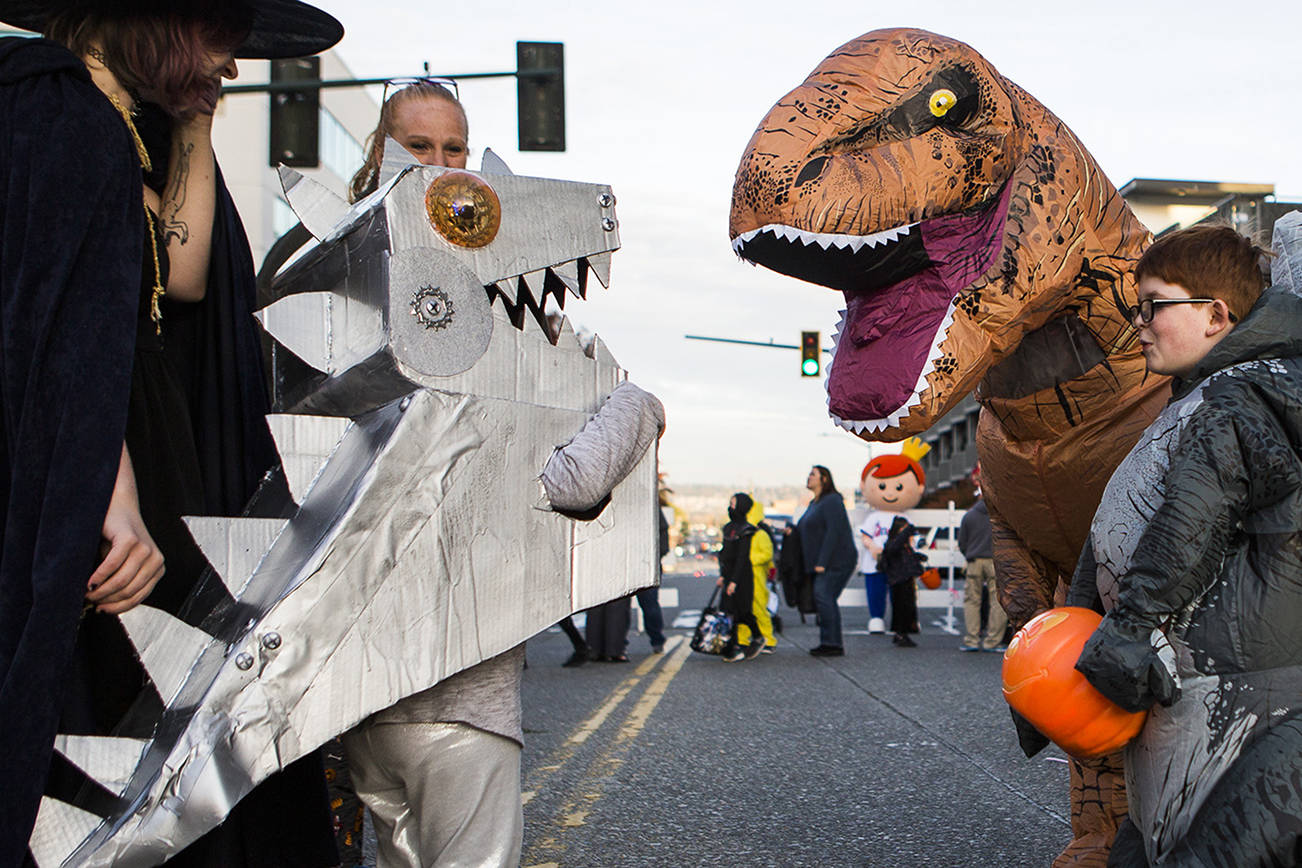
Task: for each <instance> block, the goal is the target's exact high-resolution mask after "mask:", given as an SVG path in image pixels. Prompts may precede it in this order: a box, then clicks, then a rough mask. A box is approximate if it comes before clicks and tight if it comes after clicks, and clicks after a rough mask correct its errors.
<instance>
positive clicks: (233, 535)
mask: <svg viewBox="0 0 1302 868" xmlns="http://www.w3.org/2000/svg"><path fill="white" fill-rule="evenodd" d="M282 460H284V459H283V458H282ZM323 461H324V459H323ZM296 463H304V462H296ZM290 490H291V491H293V484H291V488H290ZM299 496H301V495H295V497H296V498H298V497H299ZM288 523H289V522H288V520H287V519H283V518H223V517H217V516H191V515H187V516H186V517H185V526H186V527H187V528H188V529H189V531H190V536H192V537H194V541H195V543H197V544H198V546H199V550H200V551H202V552H203V556H204V557H205V558H207V559H208V563H210V564H212V568H213V569H214V570H215V571H216V572H217V575H219V576H221V580H222V582H223V583H224V584H225V585H226V590H227V591H229V592H230V595H231V596H232V597H234V598H235V599H237V600H238V599H239V598H240V594H241V593H243V591H244V588H245V586H246V585H247V584H248V581H249V579H250V578H251V577H252V576H253V571H254V570H255V569H257V566H258V564H259V563H260V562H261V560H262V558H263V556H264V555H265V554H266V553H267V550H268V549H270V548H271V544H272V542H273V541H274V540H275V539H276V537H277V536H279V535H280V532H281V531H282V530H284V529H285V525H287V524H288Z"/></svg>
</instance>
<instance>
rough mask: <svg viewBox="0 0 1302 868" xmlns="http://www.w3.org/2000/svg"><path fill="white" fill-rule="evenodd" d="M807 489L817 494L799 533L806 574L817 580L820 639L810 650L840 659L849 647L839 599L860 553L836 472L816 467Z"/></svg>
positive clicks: (799, 526) (806, 482)
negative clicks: (834, 473) (842, 632)
mask: <svg viewBox="0 0 1302 868" xmlns="http://www.w3.org/2000/svg"><path fill="white" fill-rule="evenodd" d="M805 487H806V488H808V489H809V490H810V491H812V492H813V494H814V500H813V502H811V503H810V504H809V506H808V507H807V508H806V509H805V512H804V514H803V515H801V516H800V521H798V522H797V523H796V532H797V533H798V534H799V535H800V548H801V552H802V554H803V556H804V563H805V572H806V573H807V574H809V575H811V576H812V577H813V585H814V606H815V607H816V608H817V609H818V640H819V642H818V646H817V647H814V648H811V649H809V653H810V654H812V655H814V656H815V657H840V656H841V655H843V654H844V653H845V644H844V642H843V641H842V639H841V609H840V607H839V606H838V605H837V602H836V598H837V597H838V596H840V594H841V591H842V590H844V589H845V583H846V582H848V581H849V580H850V576H851V575H853V573H854V569H855V566H856V565H857V564H858V563H859V553H858V551H857V550H856V549H855V545H854V534H853V532H852V531H851V529H850V517H849V516H848V515H846V512H845V501H844V500H843V499H842V498H841V493H840V492H839V491H837V490H836V485H835V483H833V481H832V471H830V470H828V469H827V468H826V467H823V466H822V465H821V464H815V465H814V467H813V468H812V469H811V470H810V471H809V476H808V478H807V479H806V480H805Z"/></svg>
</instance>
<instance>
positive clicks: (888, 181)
mask: <svg viewBox="0 0 1302 868" xmlns="http://www.w3.org/2000/svg"><path fill="white" fill-rule="evenodd" d="M729 229H730V235H731V237H732V240H733V248H734V250H736V252H737V253H738V255H739V256H741V257H742V258H743V259H746V260H749V261H751V262H753V263H756V264H759V265H764V266H766V267H768V268H771V269H773V270H775V271H778V272H781V273H783V274H788V275H791V276H793V277H797V278H800V279H802V280H807V281H809V282H811V283H816V284H820V285H822V286H826V287H830V288H832V289H836V290H840V291H841V292H842V293H844V295H845V302H846V306H845V311H844V315H843V317H842V320H841V322H840V324H839V327H838V329H837V333H836V335H835V336H834V343H835V350H834V352H835V354H834V356H833V361H832V364H831V366H830V368H829V371H828V380H827V390H828V406H829V409H830V411H831V414H832V416H833V418H834V419H835V420H836V421H837V422H838V424H840V425H842V426H843V427H845V428H847V429H849V430H851V431H854V432H855V433H857V434H859V435H860V436H861V437H864V438H865V439H874V440H898V439H901V438H903V437H905V436H908V435H910V434H916V433H921V432H922V431H924V430H926V429H927V428H928V427H930V426H931V425H932V424H933V423H935V422H936V421H938V420H939V419H940V417H941V416H943V415H944V413H945V412H946V411H947V410H948V409H949V408H950V407H952V406H953V405H954V404H955V403H956V402H958V401H959V400H960V399H962V398H963V397H964V396H965V395H967V394H968V393H969V392H970V391H971V390H972V389H973V388H974V387H975V386H976V385H977V383H978V381H980V380H981V378H982V377H983V376H984V375H985V374H986V373H987V371H988V370H989V369H990V368H991V366H992V365H994V364H996V363H998V362H999V361H1000V360H1002V359H1004V358H1006V357H1008V356H1009V355H1010V354H1012V353H1013V352H1015V350H1016V348H1017V347H1018V345H1019V343H1020V341H1021V339H1022V337H1023V336H1024V335H1026V334H1028V333H1030V332H1032V331H1034V330H1036V329H1038V328H1040V327H1041V326H1043V325H1044V324H1045V323H1046V322H1048V321H1049V320H1050V319H1052V318H1055V317H1058V316H1061V315H1063V314H1064V312H1067V311H1072V312H1074V314H1075V315H1077V316H1079V318H1080V319H1082V320H1088V321H1089V323H1090V326H1089V329H1090V331H1091V332H1093V333H1094V336H1095V337H1096V339H1097V341H1098V343H1099V345H1100V346H1101V347H1103V348H1104V349H1105V351H1111V350H1114V349H1117V348H1119V347H1120V345H1121V344H1122V343H1124V342H1125V341H1127V340H1129V339H1130V335H1129V329H1128V325H1127V323H1126V322H1125V319H1124V317H1123V316H1122V315H1121V314H1120V313H1119V312H1118V311H1117V310H1116V304H1117V301H1116V299H1117V298H1118V297H1120V296H1125V295H1127V294H1130V295H1133V289H1130V288H1128V286H1127V280H1128V278H1127V272H1128V271H1129V268H1130V265H1131V263H1132V260H1133V259H1134V258H1136V257H1137V256H1138V254H1139V252H1140V250H1141V248H1142V245H1143V244H1144V242H1145V239H1146V237H1147V233H1146V231H1145V230H1144V229H1143V227H1142V226H1141V225H1140V224H1139V223H1138V222H1137V221H1136V220H1135V219H1134V218H1133V216H1132V215H1131V214H1130V212H1129V210H1128V209H1127V208H1126V206H1125V204H1124V202H1123V201H1122V200H1121V198H1120V196H1119V195H1118V194H1117V192H1116V191H1115V189H1113V187H1112V186H1111V185H1110V184H1109V183H1108V182H1107V180H1106V178H1104V177H1103V176H1102V174H1101V173H1100V171H1099V169H1098V166H1097V165H1096V164H1095V163H1094V160H1093V158H1091V157H1090V155H1089V154H1088V153H1086V152H1085V150H1084V148H1082V147H1081V145H1080V143H1079V142H1078V141H1077V140H1076V137H1075V136H1074V135H1073V134H1072V133H1071V131H1070V130H1068V129H1067V128H1066V127H1065V126H1064V125H1063V124H1062V123H1061V121H1059V120H1058V119H1057V118H1055V117H1054V116H1053V115H1052V114H1051V113H1050V112H1049V111H1048V110H1047V109H1046V108H1045V107H1044V106H1042V105H1040V104H1039V103H1038V102H1036V101H1035V100H1034V99H1033V98H1032V97H1030V96H1029V95H1027V94H1026V93H1025V92H1024V91H1022V90H1021V88H1019V87H1018V86H1017V85H1015V84H1013V83H1012V82H1011V81H1009V80H1008V79H1006V78H1004V77H1003V76H1002V75H1000V74H999V72H998V71H997V70H995V69H994V67H992V66H991V65H990V63H989V62H987V61H986V60H985V59H984V58H983V57H982V56H981V55H980V54H978V53H977V52H975V51H974V50H972V49H971V48H970V47H968V46H967V45H965V44H963V43H962V42H958V41H957V40H954V39H949V38H947V37H944V36H939V35H936V34H933V33H927V32H925V31H921V30H905V29H898V30H880V31H874V32H872V33H868V34H866V35H864V36H862V37H860V38H858V39H855V40H853V41H851V42H849V43H847V44H845V45H843V46H842V47H841V48H839V49H837V50H836V51H835V52H833V53H832V54H831V55H830V56H829V57H828V58H827V59H826V60H824V61H823V62H822V63H820V64H819V65H818V67H817V68H815V69H814V71H813V72H812V73H810V75H809V77H808V78H807V79H806V80H805V82H804V83H803V84H801V85H800V86H799V87H797V88H796V89H795V90H793V91H791V93H789V94H787V95H786V96H785V97H783V98H782V99H781V100H780V101H779V102H778V103H777V105H776V106H774V107H773V109H772V110H771V111H770V112H769V114H768V116H767V117H765V118H764V120H763V121H762V122H761V123H760V125H759V128H758V129H757V130H756V131H755V134H754V136H753V137H752V138H751V141H750V144H749V146H748V147H747V149H746V152H745V154H744V155H743V156H742V160H741V165H740V167H739V168H738V170H737V178H736V184H735V186H734V188H733V199H732V214H731V221H730V227H729Z"/></svg>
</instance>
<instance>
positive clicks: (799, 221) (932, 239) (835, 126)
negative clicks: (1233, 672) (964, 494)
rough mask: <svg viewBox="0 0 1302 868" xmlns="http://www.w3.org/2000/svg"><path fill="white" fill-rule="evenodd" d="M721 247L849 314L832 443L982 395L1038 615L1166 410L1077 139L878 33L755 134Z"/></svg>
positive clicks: (997, 474) (1002, 556) (980, 75)
mask: <svg viewBox="0 0 1302 868" xmlns="http://www.w3.org/2000/svg"><path fill="white" fill-rule="evenodd" d="M730 234H731V236H732V238H733V247H734V249H735V250H736V252H737V253H738V255H740V256H741V257H742V258H744V259H747V260H750V261H751V262H754V263H758V264H760V265H764V266H766V267H768V268H772V269H774V270H776V271H779V272H782V273H783V274H788V275H791V276H794V277H798V278H801V279H804V280H808V281H811V282H813V283H818V284H821V285H824V286H828V287H831V288H833V289H839V290H841V291H842V292H843V293H844V294H845V300H846V309H845V312H844V314H843V317H842V320H841V322H840V324H839V326H838V329H837V333H836V335H835V336H834V343H835V356H834V360H833V363H832V365H831V366H830V368H829V371H828V380H827V391H828V407H829V409H830V412H831V414H832V416H833V418H834V419H835V420H836V422H837V423H838V424H839V425H841V426H842V427H844V428H847V429H848V430H851V431H853V432H855V433H856V434H858V435H859V436H860V437H863V438H864V439H868V440H900V439H902V438H904V437H906V436H909V435H912V434H918V433H921V432H923V431H925V430H926V429H927V428H929V427H930V426H931V425H933V424H935V423H936V422H937V421H939V420H940V418H941V417H942V416H943V415H944V414H945V413H946V412H947V411H948V410H950V409H951V408H952V407H953V406H954V405H955V404H957V403H958V402H959V401H960V400H962V399H963V398H964V397H965V396H966V395H967V394H968V393H969V392H971V391H972V390H973V389H975V390H976V395H977V397H978V399H979V400H980V402H981V404H982V406H983V408H984V411H983V412H982V414H981V420H980V423H979V427H978V432H977V444H978V449H979V451H980V455H981V468H982V479H983V482H984V486H983V487H984V489H985V493H986V500H987V503H988V505H989V508H990V518H991V523H992V526H993V529H994V538H995V558H996V562H997V564H998V569H999V584H1000V599H1001V602H1002V603H1003V605H1004V608H1005V610H1006V611H1007V613H1008V616H1009V619H1010V620H1011V621H1012V623H1013V624H1014V626H1020V625H1021V624H1022V623H1024V622H1025V621H1027V620H1028V619H1030V618H1031V617H1032V616H1033V615H1035V614H1036V613H1037V612H1040V611H1042V610H1044V609H1046V608H1048V607H1050V606H1052V605H1053V603H1054V599H1055V595H1061V594H1063V593H1064V589H1065V583H1066V582H1067V581H1069V580H1070V577H1071V575H1072V572H1073V569H1074V567H1075V564H1076V560H1077V556H1078V555H1079V554H1080V551H1081V547H1082V545H1083V544H1084V542H1085V539H1086V537H1087V534H1088V530H1089V524H1090V520H1091V518H1092V517H1093V515H1094V510H1095V507H1096V505H1097V504H1098V502H1099V498H1100V496H1101V495H1102V492H1103V488H1104V486H1105V485H1106V483H1107V481H1108V478H1109V477H1110V475H1111V474H1112V471H1113V469H1114V468H1115V467H1116V465H1117V463H1118V462H1119V461H1120V460H1121V458H1122V457H1124V456H1125V454H1126V452H1127V450H1129V449H1130V447H1131V445H1132V444H1133V443H1134V442H1135V441H1136V439H1137V438H1138V436H1139V434H1140V432H1142V431H1143V429H1144V428H1145V427H1146V426H1147V425H1148V424H1149V422H1151V421H1152V420H1153V419H1154V418H1155V417H1156V415H1157V413H1158V412H1159V411H1160V410H1161V408H1162V406H1163V404H1164V403H1165V401H1166V399H1167V398H1168V396H1169V385H1168V381H1167V380H1166V378H1164V377H1153V376H1146V373H1145V364H1144V360H1143V357H1142V356H1141V355H1140V353H1139V351H1138V346H1137V344H1136V342H1135V333H1134V329H1133V328H1132V326H1131V325H1130V323H1129V322H1128V320H1127V318H1126V316H1125V314H1124V313H1122V309H1123V308H1124V306H1126V305H1130V304H1133V303H1134V299H1135V286H1134V282H1133V280H1132V278H1131V277H1130V275H1129V271H1130V269H1131V268H1132V266H1133V264H1134V262H1135V260H1136V259H1137V258H1138V257H1139V254H1140V253H1141V252H1142V250H1143V248H1144V247H1145V245H1146V244H1147V243H1148V240H1149V233H1148V232H1147V230H1146V229H1145V228H1144V227H1143V226H1142V225H1141V224H1140V223H1139V221H1138V220H1137V219H1136V218H1135V217H1134V215H1133V214H1131V212H1130V210H1129V209H1128V208H1127V206H1126V204H1125V202H1124V201H1123V200H1122V199H1121V197H1120V195H1119V194H1118V193H1117V191H1116V189H1115V188H1114V187H1113V186H1112V185H1111V184H1110V183H1109V182H1108V180H1107V178H1106V177H1104V175H1103V173H1102V172H1101V171H1100V169H1099V167H1098V165H1097V164H1096V163H1095V162H1094V159H1093V158H1092V157H1091V156H1090V155H1089V154H1088V153H1087V152H1086V151H1085V149H1084V147H1082V145H1081V144H1080V142H1079V141H1078V140H1077V139H1076V137H1075V136H1074V135H1073V134H1072V132H1071V131H1070V130H1069V129H1067V127H1066V126H1064V125H1063V123H1062V122H1061V121H1059V120H1058V119H1057V118H1056V117H1054V115H1053V114H1052V113H1051V112H1050V111H1049V110H1048V109H1046V108H1045V107H1044V106H1043V105H1041V104H1040V103H1039V102H1037V101H1036V100H1035V99H1034V98H1033V97H1031V96H1030V95H1029V94H1027V93H1026V92H1025V91H1023V90H1022V89H1021V88H1020V87H1018V86H1017V85H1016V84H1014V83H1013V82H1011V81H1009V80H1008V79H1006V78H1004V77H1003V76H1002V75H1000V74H999V73H998V72H997V71H996V70H995V69H994V68H993V67H992V66H991V65H990V64H989V63H988V62H987V61H986V60H985V59H984V58H983V57H981V56H980V55H979V54H977V53H976V52H975V51H973V50H972V49H971V48H970V47H969V46H967V45H965V44H963V43H961V42H958V41H956V40H954V39H949V38H947V37H944V36H938V35H936V34H932V33H927V32H925V31H920V30H904V29H900V30H881V31H875V32H873V33H869V34H866V35H865V36H862V37H860V38H858V39H855V40H853V41H851V42H849V43H847V44H846V45H844V46H842V47H841V48H839V49H837V50H836V51H835V52H833V53H832V54H831V55H830V56H829V57H828V58H827V59H826V60H824V61H823V62H822V63H820V64H819V65H818V67H817V68H816V69H815V70H814V71H813V72H812V73H810V75H809V77H808V78H807V79H806V80H805V82H804V83H803V84H802V85H800V86H799V87H798V88H796V89H795V90H794V91H792V92H791V93H789V94H788V95H787V96H785V97H784V98H783V99H782V100H781V101H779V102H778V104H777V105H776V106H774V108H773V109H772V110H771V111H770V112H769V114H768V116H767V117H766V118H765V119H764V120H763V121H762V122H761V123H760V125H759V128H758V129H757V130H756V132H755V135H754V137H753V138H752V139H751V142H750V145H749V146H748V148H747V150H746V153H745V155H744V156H743V157H742V160H741V165H740V167H739V169H738V170H737V180H736V186H735V187H734V190H733V201H732V215H731V223H730ZM1117 768H1118V766H1117V765H1116V760H1115V758H1111V759H1110V760H1107V761H1102V762H1101V763H1100V764H1099V768H1098V769H1092V768H1089V767H1085V766H1081V765H1079V764H1077V763H1073V767H1072V778H1073V800H1072V826H1073V832H1074V834H1075V837H1076V840H1075V841H1074V842H1073V844H1072V845H1071V846H1069V847H1068V849H1067V851H1065V852H1064V853H1063V855H1062V856H1061V857H1059V859H1060V864H1072V863H1076V864H1103V861H1104V860H1105V858H1106V856H1105V854H1106V851H1107V847H1108V846H1109V844H1110V841H1111V839H1112V835H1113V834H1114V832H1115V824H1116V822H1117V821H1118V820H1119V818H1120V817H1121V816H1123V815H1124V812H1125V795H1124V788H1123V787H1122V783H1121V780H1120V775H1119V774H1116V773H1115V770H1116V769H1117Z"/></svg>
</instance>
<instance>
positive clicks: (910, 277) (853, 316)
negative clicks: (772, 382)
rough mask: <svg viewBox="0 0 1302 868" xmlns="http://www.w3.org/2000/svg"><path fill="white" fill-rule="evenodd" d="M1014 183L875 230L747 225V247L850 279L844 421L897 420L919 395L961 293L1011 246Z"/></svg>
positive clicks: (827, 277)
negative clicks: (960, 205) (977, 199)
mask: <svg viewBox="0 0 1302 868" xmlns="http://www.w3.org/2000/svg"><path fill="white" fill-rule="evenodd" d="M1010 189H1011V188H1010V186H1009V185H1008V184H1005V185H1004V186H1003V188H1002V189H1000V191H999V192H998V194H997V195H995V196H993V197H992V198H990V199H988V200H986V201H985V202H983V203H981V204H980V205H978V206H976V207H975V208H970V209H968V210H966V211H963V212H961V213H958V214H949V215H944V216H941V217H931V218H928V219H925V220H922V221H919V222H917V223H910V224H907V225H904V226H898V227H895V228H892V229H887V230H885V231H881V232H877V233H874V234H872V235H865V236H848V235H831V234H819V233H813V232H806V231H804V230H801V229H797V228H794V227H790V226H782V225H776V224H770V225H768V226H763V227H760V228H759V229H754V230H751V231H749V232H745V233H743V234H741V235H738V236H737V238H736V240H735V241H734V242H733V249H734V250H735V251H736V252H737V254H738V255H739V256H741V257H742V258H744V259H747V260H749V261H751V262H755V263H757V264H759V265H763V266H765V267H767V268H771V269H773V270H775V271H778V272H781V273H783V274H787V275H790V276H792V277H797V278H800V279H802V280H807V281H811V282H814V283H819V284H822V285H824V286H828V287H832V288H834V289H840V290H841V291H842V292H843V293H844V294H845V299H846V309H845V311H843V313H842V319H841V322H840V324H839V325H838V328H837V331H836V334H835V335H834V336H833V342H834V349H833V361H832V364H831V365H830V366H829V368H828V380H827V394H828V408H829V409H830V411H831V414H832V417H833V419H835V420H836V422H837V424H839V425H841V426H842V427H843V428H846V429H848V430H851V431H854V432H856V433H862V432H864V431H880V430H882V429H884V428H889V427H893V426H894V425H896V424H898V422H899V421H900V419H902V418H903V417H904V416H906V415H908V412H909V408H910V407H913V406H915V405H917V404H918V403H919V402H920V400H921V395H922V393H923V391H924V390H925V389H926V385H927V383H926V380H927V375H928V374H930V373H931V372H932V371H933V370H934V367H935V363H936V360H937V359H939V358H940V357H941V356H942V355H943V353H942V351H941V343H942V342H943V341H944V339H945V336H946V334H947V333H948V330H949V325H950V323H951V322H952V320H953V311H954V303H955V301H956V300H957V299H958V297H959V294H960V293H962V292H963V291H964V290H966V289H968V288H969V287H970V286H971V285H972V284H973V282H975V281H976V279H977V278H979V277H980V276H981V275H982V274H984V273H985V272H986V271H987V270H988V269H989V268H990V266H991V264H992V263H993V262H994V260H995V257H996V256H997V255H998V253H999V251H1000V249H1001V248H1002V246H1003V245H1002V240H1003V226H1004V218H1005V216H1006V214H1007V212H1008V200H1009V190H1010Z"/></svg>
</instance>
